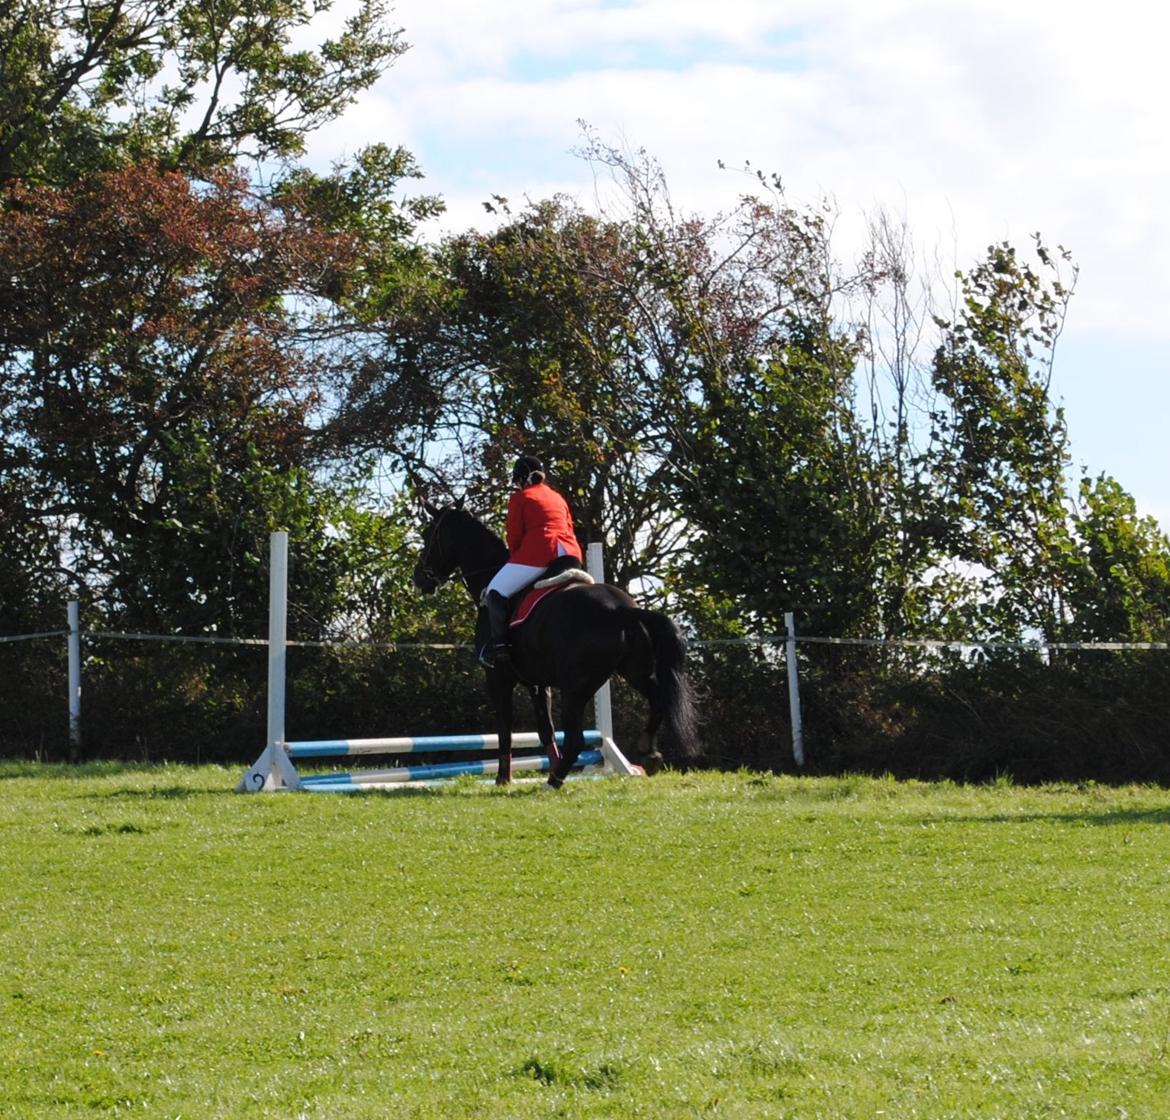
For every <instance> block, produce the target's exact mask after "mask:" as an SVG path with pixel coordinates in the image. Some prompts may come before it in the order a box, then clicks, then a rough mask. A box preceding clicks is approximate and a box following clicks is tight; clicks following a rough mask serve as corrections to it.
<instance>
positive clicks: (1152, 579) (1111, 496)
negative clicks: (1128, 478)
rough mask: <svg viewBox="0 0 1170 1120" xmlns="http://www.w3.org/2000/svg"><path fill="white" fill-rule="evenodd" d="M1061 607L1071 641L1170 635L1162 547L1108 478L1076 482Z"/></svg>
mask: <svg viewBox="0 0 1170 1120" xmlns="http://www.w3.org/2000/svg"><path fill="white" fill-rule="evenodd" d="M1072 533H1073V537H1074V540H1075V542H1076V543H1075V547H1074V550H1073V552H1072V555H1071V556H1070V559H1069V565H1068V567H1069V569H1070V572H1069V576H1068V579H1067V582H1066V586H1065V596H1064V598H1065V606H1066V608H1067V610H1068V611H1069V613H1070V615H1071V622H1070V626H1069V636H1070V637H1072V638H1074V639H1075V640H1077V641H1113V642H1118V641H1124V642H1158V641H1166V640H1167V638H1168V637H1170V541H1167V539H1166V535H1165V533H1163V532H1162V531H1161V530H1160V529H1159V528H1158V523H1157V522H1156V521H1155V520H1154V519H1153V518H1152V517H1139V516H1138V513H1137V507H1136V505H1135V503H1134V500H1133V498H1132V497H1131V496H1130V495H1129V494H1127V493H1126V492H1125V491H1124V490H1123V489H1122V488H1121V486H1120V485H1119V484H1118V483H1117V482H1116V481H1115V480H1114V479H1112V478H1110V477H1109V476H1108V475H1104V474H1102V475H1099V476H1098V477H1097V478H1095V479H1088V478H1082V479H1081V482H1080V493H1079V501H1078V503H1077V508H1076V509H1075V510H1074V512H1073V514H1072Z"/></svg>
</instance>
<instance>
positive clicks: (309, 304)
mask: <svg viewBox="0 0 1170 1120" xmlns="http://www.w3.org/2000/svg"><path fill="white" fill-rule="evenodd" d="M353 253H354V246H353V242H352V239H351V238H349V237H348V236H347V235H345V234H344V233H342V234H331V233H327V232H326V233H322V232H321V231H320V230H319V229H318V228H317V227H316V226H315V224H314V223H313V222H312V221H311V220H310V218H309V217H308V216H307V215H306V212H305V211H304V210H303V208H300V207H299V206H298V204H297V200H296V198H295V197H294V196H292V195H290V196H288V197H286V198H284V199H283V200H281V202H280V203H279V204H278V203H274V202H273V201H272V200H269V199H264V198H260V197H257V196H256V195H254V194H253V193H252V192H251V191H250V190H249V188H248V186H247V184H246V182H245V181H244V180H243V179H242V177H240V176H238V175H233V174H229V173H226V172H224V173H215V174H213V175H212V177H211V178H210V180H209V182H208V184H207V185H206V187H205V188H202V189H199V190H196V189H195V188H194V187H193V186H192V184H191V183H190V182H189V181H188V180H186V179H185V178H184V177H182V176H181V175H179V174H177V173H174V172H167V173H164V172H158V171H153V170H150V169H147V168H144V167H137V168H127V169H123V170H120V171H116V172H109V173H105V174H101V175H96V176H92V177H90V178H88V179H86V180H85V181H84V182H81V183H79V184H77V185H75V186H73V187H70V188H68V189H66V190H63V191H62V190H57V189H54V188H51V187H26V186H20V185H16V186H12V187H11V188H10V189H9V205H8V208H7V215H6V220H5V221H4V223H3V225H0V276H3V277H4V278H5V290H4V293H3V296H4V303H5V306H6V307H7V308H8V309H9V312H8V315H7V317H6V320H5V324H4V328H3V333H2V334H0V396H2V398H3V399H4V400H5V401H6V402H7V407H6V409H5V414H4V421H5V429H6V439H7V442H8V445H9V448H10V451H9V454H8V457H7V462H6V463H4V464H3V465H4V466H5V468H6V477H5V482H6V485H7V486H8V487H9V491H10V492H11V493H16V494H19V495H20V497H21V500H22V503H23V505H24V519H23V520H24V522H25V524H26V525H30V526H31V525H35V526H39V527H40V529H39V532H40V534H41V535H42V539H47V540H49V541H52V542H54V543H56V542H60V544H61V547H62V549H63V552H64V555H65V556H66V557H67V558H68V560H69V566H70V568H71V569H72V570H73V571H74V572H75V573H76V575H77V577H78V578H79V579H80V580H81V582H82V583H83V584H84V585H85V586H86V588H87V589H88V594H89V595H90V596H91V597H93V598H94V599H95V600H97V601H100V602H101V603H102V604H104V607H105V609H106V611H107V612H108V617H114V618H119V619H121V620H122V621H124V622H126V623H127V624H135V625H144V626H152V627H160V626H167V627H189V626H190V627H208V628H211V629H215V630H218V631H220V632H222V633H233V632H237V630H238V629H240V628H243V629H245V630H248V631H251V630H253V629H254V623H255V620H256V615H257V611H258V610H259V609H260V607H259V605H258V601H257V596H256V594H255V592H256V576H257V569H258V567H259V564H260V560H259V559H258V557H257V550H258V549H260V548H261V542H262V540H263V537H264V536H265V534H266V532H267V529H268V528H269V527H270V526H271V525H272V524H273V523H274V522H276V521H279V520H280V519H281V518H282V517H286V518H289V519H295V518H297V517H302V518H303V517H304V516H305V515H306V513H305V512H304V511H306V510H307V509H308V508H309V507H313V506H320V499H318V498H315V497H314V494H315V493H316V492H317V490H318V489H319V488H318V487H317V484H316V483H315V482H314V480H313V479H312V478H311V476H310V475H309V474H307V472H306V468H307V467H308V466H309V465H310V464H311V461H312V460H311V455H310V450H311V447H310V443H311V436H312V430H313V426H314V423H315V420H314V416H315V411H316V410H317V408H318V405H319V402H320V397H321V380H322V379H321V368H320V364H319V363H320V361H321V358H320V357H319V356H318V355H316V354H315V352H314V350H313V349H312V347H310V346H307V345H305V335H306V334H307V333H310V332H311V329H312V327H313V324H314V323H315V322H316V321H317V319H318V316H319V313H320V311H321V309H322V304H323V300H322V296H321V291H320V287H321V285H322V283H326V284H328V282H329V278H330V277H331V276H333V275H334V274H336V273H338V272H344V271H345V270H347V269H349V268H351V267H353V263H354V257H353ZM298 510H300V511H302V512H300V513H298V512H297V511H298ZM318 516H320V515H319V514H318ZM261 555H262V551H261ZM249 569H251V570H249Z"/></svg>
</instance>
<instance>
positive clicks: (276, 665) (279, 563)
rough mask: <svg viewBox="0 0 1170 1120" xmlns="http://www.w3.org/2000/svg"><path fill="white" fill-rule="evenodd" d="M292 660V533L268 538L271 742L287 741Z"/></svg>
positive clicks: (270, 744) (271, 745) (269, 726)
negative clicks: (286, 690) (287, 674)
mask: <svg viewBox="0 0 1170 1120" xmlns="http://www.w3.org/2000/svg"><path fill="white" fill-rule="evenodd" d="M287 661H288V533H285V532H278V533H273V534H272V536H271V538H270V539H269V542H268V746H270V747H273V746H278V745H283V743H284V679H285V669H286V668H287Z"/></svg>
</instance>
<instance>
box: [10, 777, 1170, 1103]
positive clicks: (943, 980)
mask: <svg viewBox="0 0 1170 1120" xmlns="http://www.w3.org/2000/svg"><path fill="white" fill-rule="evenodd" d="M238 777H239V775H238V774H237V773H234V772H229V771H227V770H222V769H214V768H204V769H184V768H160V769H135V768H126V767H119V766H113V765H111V766H108V767H102V766H94V767H90V768H82V769H67V768H51V767H47V768H41V767H37V766H33V765H25V764H19V763H8V764H0V853H3V855H2V860H3V862H2V865H0V872H2V875H0V1117H29V1118H35V1120H48V1118H52V1117H78V1116H81V1117H84V1116H93V1115H111V1116H113V1115H116V1116H151V1117H167V1118H171V1117H180V1116H181V1117H185V1118H193V1120H212V1118H216V1117H224V1118H232V1120H243V1118H252V1117H274V1118H275V1117H279V1118H281V1120H288V1118H293V1117H312V1118H331V1120H332V1118H346V1120H348V1118H358V1117H363V1118H364V1117H369V1118H373V1117H378V1118H387V1117H391V1118H395V1120H398V1118H411V1117H420V1118H421V1117H435V1118H438V1117H443V1118H445V1120H449V1118H454V1117H475V1118H476V1120H490V1118H496V1117H500V1118H503V1117H506V1118H509V1120H512V1118H517V1120H524V1118H528V1117H533V1118H535V1117H601V1116H605V1117H622V1118H632V1117H670V1118H674V1117H680V1118H681V1117H701V1116H710V1117H718V1118H729V1117H750V1118H756V1117H793V1118H796V1117H799V1118H801V1120H807V1118H815V1117H826V1118H828V1117H833V1118H854V1117H880V1116H888V1117H892V1118H899V1120H905V1118H909V1117H931V1118H941V1117H1003V1118H1005V1120H1007V1118H1011V1120H1023V1118H1028V1117H1060V1116H1068V1117H1077V1118H1087V1117H1123V1116H1125V1117H1130V1118H1138V1117H1148V1118H1155V1117H1157V1118H1162V1117H1165V1116H1166V1115H1167V1113H1168V1109H1170V966H1168V962H1170V938H1168V933H1170V793H1167V791H1165V790H1158V789H1148V788H1134V787H1131V788H1123V789H1107V788H1102V787H1088V788H1085V789H1078V788H1073V787H1047V788H1040V789H1017V788H1012V787H1010V786H1006V785H998V786H992V787H981V788H959V787H955V786H950V785H938V786H929V785H920V784H913V783H907V784H902V783H895V782H892V781H881V780H869V779H860V778H858V779H840V780H811V779H810V780H796V779H789V778H770V777H757V776H751V775H746V774H739V775H694V776H679V775H663V776H659V777H657V778H654V779H649V780H645V781H624V782H622V781H608V780H607V781H598V782H579V783H575V784H573V785H572V786H571V787H570V788H569V789H567V790H566V791H565V793H563V794H562V795H549V794H547V793H546V792H544V791H541V790H537V789H535V788H533V787H528V788H525V789H518V790H515V791H512V792H508V793H497V792H496V791H494V789H492V788H491V787H482V786H479V785H476V784H473V783H471V782H464V783H461V784H459V785H457V786H455V787H454V788H452V789H450V790H447V791H444V792H439V793H429V792H428V793H421V794H406V795H389V796H379V795H372V796H371V795H364V796H353V797H350V796H337V795H334V796H330V795H296V794H282V795H267V796H259V795H258V796H238V795H235V794H233V793H231V792H230V791H231V788H232V786H233V785H234V783H235V781H236V780H237V779H238Z"/></svg>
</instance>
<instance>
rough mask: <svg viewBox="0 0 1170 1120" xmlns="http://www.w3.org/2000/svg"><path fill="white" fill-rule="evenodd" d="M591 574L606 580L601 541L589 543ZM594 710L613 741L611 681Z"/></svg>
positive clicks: (600, 692) (606, 736)
mask: <svg viewBox="0 0 1170 1120" xmlns="http://www.w3.org/2000/svg"><path fill="white" fill-rule="evenodd" d="M586 551H587V552H588V561H587V566H588V568H589V574H590V575H591V576H592V577H593V578H594V579H595V580H596V581H597V582H598V583H604V582H605V556H604V554H603V551H602V547H601V543H600V542H599V541H593V542H591V543H590V544H589V546H588V548H587V550H586ZM593 712H594V716H595V717H596V722H597V730H598V731H600V732H601V737H602V739H608V740H609V741H610V742H612V741H613V706H612V704H611V701H610V695H609V682H608V681H606V682H605V684H603V685H602V686H601V687H600V688H599V689H598V690H597V694H596V695H595V696H594V697H593Z"/></svg>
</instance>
